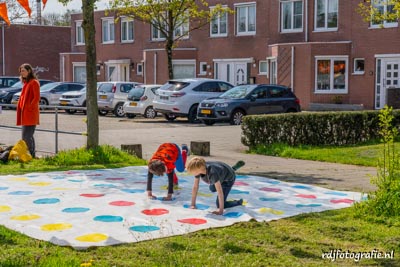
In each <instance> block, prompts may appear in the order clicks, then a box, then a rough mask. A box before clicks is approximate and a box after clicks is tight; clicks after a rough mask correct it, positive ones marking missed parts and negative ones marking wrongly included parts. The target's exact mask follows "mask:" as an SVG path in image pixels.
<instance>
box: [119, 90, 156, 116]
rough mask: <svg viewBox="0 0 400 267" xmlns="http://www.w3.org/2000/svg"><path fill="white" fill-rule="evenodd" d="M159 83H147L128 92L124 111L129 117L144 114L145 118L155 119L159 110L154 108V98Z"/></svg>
mask: <svg viewBox="0 0 400 267" xmlns="http://www.w3.org/2000/svg"><path fill="white" fill-rule="evenodd" d="M160 87H161V85H159V84H146V85H138V86H136V87H134V88H133V89H132V90H130V91H129V93H128V100H127V101H125V103H124V112H125V115H126V116H127V117H128V118H134V117H135V116H136V115H143V116H144V117H145V118H149V119H154V118H155V117H156V116H157V112H156V111H155V110H154V108H153V99H154V97H155V96H156V91H157V89H158V88H160Z"/></svg>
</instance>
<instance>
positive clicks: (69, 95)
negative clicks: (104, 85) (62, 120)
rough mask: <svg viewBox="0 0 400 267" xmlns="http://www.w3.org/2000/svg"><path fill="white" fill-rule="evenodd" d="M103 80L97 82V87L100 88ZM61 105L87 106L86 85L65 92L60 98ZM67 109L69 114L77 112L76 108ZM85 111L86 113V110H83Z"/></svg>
mask: <svg viewBox="0 0 400 267" xmlns="http://www.w3.org/2000/svg"><path fill="white" fill-rule="evenodd" d="M100 84H101V82H98V83H97V89H98V88H99V86H100ZM59 101H60V104H59V105H60V106H66V107H86V86H85V87H83V88H82V89H81V90H79V91H72V92H66V93H63V94H62V95H61V97H60V99H59ZM65 111H66V112H67V113H69V114H74V113H76V112H77V110H76V109H68V108H66V109H65ZM83 113H84V114H86V110H83Z"/></svg>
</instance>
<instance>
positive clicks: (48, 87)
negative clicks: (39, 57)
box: [40, 83, 58, 91]
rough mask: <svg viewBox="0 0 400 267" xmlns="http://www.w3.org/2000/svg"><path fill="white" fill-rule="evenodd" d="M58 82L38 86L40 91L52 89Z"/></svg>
mask: <svg viewBox="0 0 400 267" xmlns="http://www.w3.org/2000/svg"><path fill="white" fill-rule="evenodd" d="M57 85H58V83H46V84H45V85H43V86H41V87H40V91H48V90H51V89H53V88H54V87H55V86H57Z"/></svg>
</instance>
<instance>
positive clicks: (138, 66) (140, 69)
mask: <svg viewBox="0 0 400 267" xmlns="http://www.w3.org/2000/svg"><path fill="white" fill-rule="evenodd" d="M136 74H137V75H143V64H142V63H138V64H136Z"/></svg>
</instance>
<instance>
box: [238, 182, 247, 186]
mask: <svg viewBox="0 0 400 267" xmlns="http://www.w3.org/2000/svg"><path fill="white" fill-rule="evenodd" d="M235 185H244V186H247V185H249V184H248V183H245V182H235Z"/></svg>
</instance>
